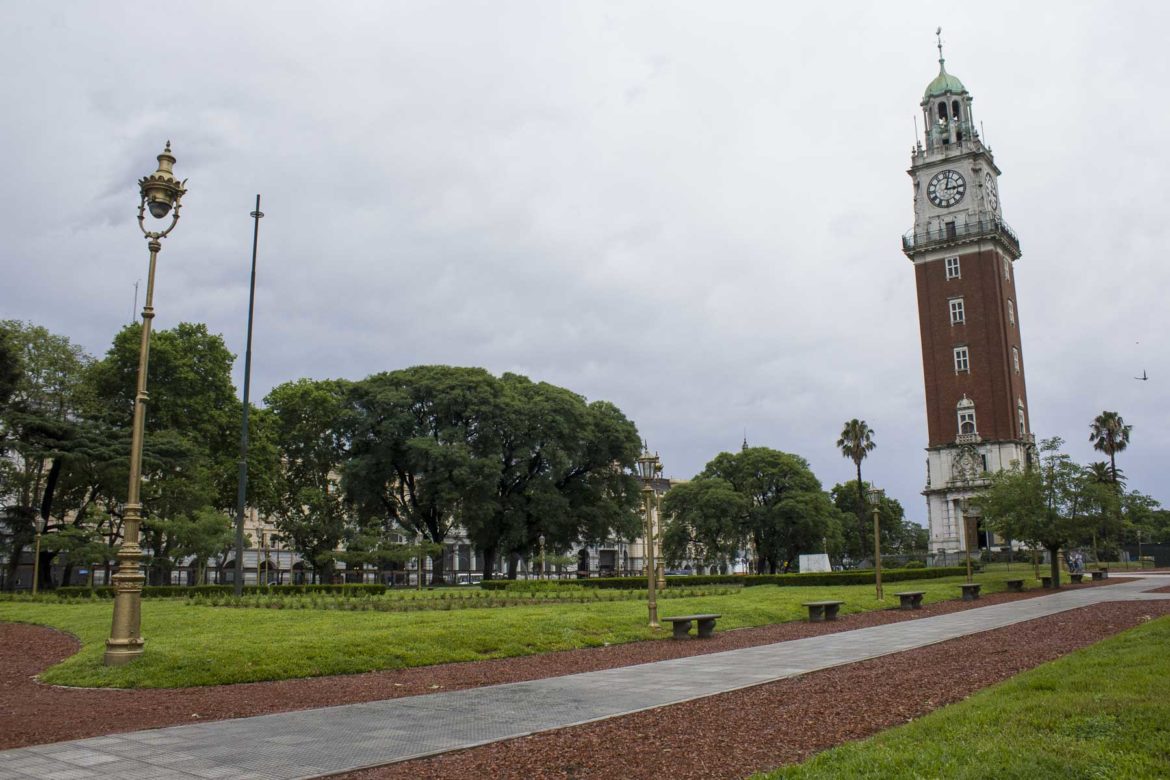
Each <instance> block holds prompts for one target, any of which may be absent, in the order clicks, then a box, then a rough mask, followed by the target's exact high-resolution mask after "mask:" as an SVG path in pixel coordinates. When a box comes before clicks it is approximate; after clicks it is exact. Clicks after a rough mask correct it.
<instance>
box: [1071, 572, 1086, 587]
mask: <svg viewBox="0 0 1170 780" xmlns="http://www.w3.org/2000/svg"><path fill="white" fill-rule="evenodd" d="M1068 578H1069V580H1070V581H1071V582H1072V583H1073V584H1074V585H1080V584H1081V580H1083V579H1084V578H1085V575H1083V574H1070V575H1068Z"/></svg>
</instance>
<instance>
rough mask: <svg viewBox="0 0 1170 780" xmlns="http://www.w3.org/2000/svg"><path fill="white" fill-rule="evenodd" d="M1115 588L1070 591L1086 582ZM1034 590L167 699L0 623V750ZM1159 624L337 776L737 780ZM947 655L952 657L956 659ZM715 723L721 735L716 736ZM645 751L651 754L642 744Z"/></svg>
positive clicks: (782, 686) (947, 607)
mask: <svg viewBox="0 0 1170 780" xmlns="http://www.w3.org/2000/svg"><path fill="white" fill-rule="evenodd" d="M1119 581H1121V580H1119V579H1114V580H1111V581H1106V582H1099V583H1093V584H1085V585H1080V586H1070V587H1101V586H1106V585H1108V584H1111V583H1116V582H1119ZM1045 593H1046V591H1040V590H1033V591H1029V592H1028V593H1024V594H1008V593H997V594H993V595H990V596H985V597H984V598H983V599H981V600H980V601H978V602H972V603H966V602H961V601H949V602H943V603H938V604H930V605H927V606H926V607H925V608H923V609H922V610H920V611H916V612H901V611H898V610H884V611H880V612H868V613H863V614H858V615H849V616H846V617H843V618H842V619H841V620H839V621H837V622H836V623H817V624H809V623H783V624H777V625H773V626H764V627H761V628H752V629H742V630H738V631H727V632H721V633H717V634H716V636H715V637H714V638H712V639H709V640H705V641H702V642H699V641H690V642H673V641H659V642H639V643H633V644H626V645H614V646H611V647H603V648H591V649H585V650H573V651H568V652H563V653H549V654H544V655H538V656H529V657H525V658H509V659H500V660H493V661H477V662H471V663H459V664H446V665H443V666H433V667H423V668H417V669H404V670H398V671H387V672H374V673H368V674H356V675H347V676H341V677H325V678H311V679H300V680H283V681H278V682H264V683H246V684H240V685H223V686H215V687H207V688H183V689H169V690H115V689H79V688H61V687H54V686H46V685H41V684H39V683H37V682H36V680H35V679H34V675H36V674H37V673H38V672H40V671H41V670H42V669H44V668H46V667H48V666H51V665H52V664H54V663H57V662H58V661H60V660H61V659H63V658H66V657H68V656H69V655H71V654H72V653H74V652H76V650H77V648H78V643H77V640H76V639H74V638H73V637H72V636H69V635H67V634H63V633H60V632H57V631H53V630H51V629H47V628H44V627H39V626H30V625H22V624H11V623H7V624H0V749H6V748H13V747H20V746H24V745H32V744H40V743H46V742H55V741H61V740H66V739H80V738H84V737H89V736H97V735H101V734H110V733H117V732H123V731H132V730H137V729H143V728H156V727H161V726H169V725H175V724H181V723H191V722H196V721H198V720H216V719H222V718H233V717H244V716H249V715H259V714H264V713H269V712H283V711H289V710H302V709H309V708H313V707H324V706H330V705H335V704H352V703H357V702H362V701H374V700H379V699H389V698H396V697H399V696H409V695H415V694H418V693H425V692H428V691H432V690H437V689H443V690H459V689H464V688H473V687H479V686H482V685H494V684H498V683H504V682H517V681H520V680H528V679H536V678H541V677H552V676H557V675H563V674H573V673H576V672H582V671H591V670H596V669H605V668H610V667H614V666H623V665H627V664H635V663H644V662H647V661H655V660H663V659H667V658H676V657H680V656H687V655H697V654H701V653H709V652H719V651H722V650H730V649H734V648H739V647H749V646H754V645H759V644H766V643H770V642H777V641H784V640H788V639H797V638H801V637H806V636H815V635H819V634H826V633H833V632H837V631H846V630H852V629H856V628H863V627H866V626H871V625H880V624H885V623H893V622H898V621H901V620H911V619H916V618H920V617H927V616H930V615H938V614H944V613H949V612H956V611H961V610H964V609H970V608H973V607H976V606H986V605H989V604H994V603H999V602H1003V601H1014V600H1018V599H1022V598H1032V597H1035V596H1040V595H1044V594H1045ZM1162 614H1170V602H1127V603H1119V604H1110V605H1103V606H1099V607H1091V608H1087V609H1082V610H1077V611H1075V612H1069V613H1064V614H1062V615H1057V616H1053V617H1049V618H1044V619H1042V620H1036V621H1032V622H1030V623H1025V624H1021V625H1019V626H1013V627H1011V628H1006V629H1000V630H999V631H993V632H986V633H983V634H980V635H978V636H977V637H973V638H967V639H959V640H953V641H951V642H947V643H944V644H942V645H936V646H933V647H928V648H923V649H921V650H914V651H910V652H907V653H901V654H898V655H895V656H888V657H886V658H882V659H875V660H872V661H866V662H863V663H859V664H851V665H849V666H845V667H840V668H837V669H832V670H827V671H824V672H817V673H815V674H811V675H807V676H805V677H802V678H798V679H795V680H787V681H781V682H778V683H772V684H769V685H765V686H759V687H756V688H751V689H747V690H744V691H737V692H734V693H729V694H724V695H721V696H716V697H711V698H708V699H704V700H701V701H699V702H692V703H688V704H681V705H674V706H671V707H665V708H660V709H656V710H651V711H648V712H644V713H638V714H635V715H629V716H625V717H622V718H616V719H612V720H608V721H602V722H600V723H596V724H591V725H587V726H580V727H574V728H569V729H563V730H561V731H556V732H550V733H547V734H542V735H537V736H534V737H528V738H524V739H518V740H511V741H508V742H503V743H497V744H495V745H490V746H485V747H482V748H475V749H472V750H467V751H460V752H457V753H451V754H447V755H444V756H439V757H436V758H432V759H420V760H416V761H410V762H405V763H402V764H396V765H391V766H388V767H381V768H378V769H372V770H365V771H363V772H357V773H352V774H351V775H347V777H352V778H355V779H356V778H375V777H376V778H382V777H398V776H400V775H401V776H407V775H409V776H410V777H412V778H425V777H435V778H442V777H450V776H453V775H455V774H463V773H464V772H467V771H474V772H478V773H479V774H480V775H481V776H488V777H493V778H495V777H517V778H519V777H525V778H532V777H542V778H543V777H549V778H553V777H558V778H559V777H573V778H577V777H610V776H614V775H617V774H619V773H620V774H621V775H624V776H628V777H629V776H637V777H652V776H663V777H665V776H670V777H704V778H706V777H742V776H744V775H747V774H750V773H752V772H753V771H756V770H759V769H764V768H768V767H773V766H777V765H779V764H781V763H788V762H792V761H796V760H800V759H801V758H803V757H806V756H807V755H809V754H811V753H813V752H816V751H819V750H823V749H824V748H826V747H829V746H831V745H834V744H838V743H840V742H842V741H846V740H850V739H856V738H859V737H862V736H866V735H868V734H872V733H874V732H875V731H879V730H881V729H884V728H887V727H889V726H891V725H895V724H897V723H901V722H904V721H905V720H909V719H912V718H914V717H917V716H919V715H922V714H924V713H926V712H929V711H930V710H932V709H934V708H935V707H938V706H941V705H943V704H947V703H950V702H952V701H956V700H958V699H961V698H963V697H964V696H965V695H967V694H969V693H970V692H972V691H974V690H977V689H979V688H982V687H984V686H986V685H989V684H992V683H994V682H997V681H999V680H1002V679H1004V678H1006V677H1010V676H1011V675H1013V674H1016V673H1018V672H1019V671H1021V670H1023V669H1027V668H1031V667H1032V666H1035V665H1037V664H1040V663H1043V662H1045V661H1048V660H1051V659H1052V658H1055V657H1058V656H1060V655H1063V654H1065V653H1067V652H1069V651H1070V650H1073V649H1075V648H1077V647H1082V646H1084V645H1086V644H1090V643H1092V642H1095V641H1098V640H1100V639H1102V638H1104V637H1106V636H1109V635H1111V634H1113V633H1116V632H1117V631H1121V630H1123V629H1125V628H1129V627H1131V626H1133V625H1137V624H1138V623H1140V622H1142V621H1143V620H1144V619H1148V617H1149V616H1158V615H1162ZM959 657H965V658H966V659H967V661H966V662H965V663H963V664H961V665H956V663H955V659H956V658H959ZM826 676H827V677H828V678H829V679H826ZM729 723H731V724H734V726H735V727H734V728H732V729H729V728H727V725H728V724H729ZM828 725H831V728H826V726H828ZM651 743H652V744H653V746H654V747H653V748H652V749H650V748H648V747H647V746H648V745H649V744H651ZM615 748H616V749H615ZM683 756H685V759H684V758H682V757H683ZM727 756H734V757H735V758H734V760H729V759H728V758H727ZM672 757H673V759H674V760H672Z"/></svg>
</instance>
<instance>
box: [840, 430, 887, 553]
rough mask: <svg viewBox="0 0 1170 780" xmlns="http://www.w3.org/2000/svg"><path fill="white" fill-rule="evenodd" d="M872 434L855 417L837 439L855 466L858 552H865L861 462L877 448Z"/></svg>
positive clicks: (842, 452)
mask: <svg viewBox="0 0 1170 780" xmlns="http://www.w3.org/2000/svg"><path fill="white" fill-rule="evenodd" d="M873 433H874V432H873V429H872V428H870V427H869V426H868V425H866V423H865V420H858V419H857V418H856V417H855V418H853V419H852V420H850V421H849V422H847V423H845V427H844V428H843V429H842V430H841V438H839V439H837V446H838V447H840V448H841V455H842V456H844V457H846V458H849V459H850V460H852V461H853V464H854V465H855V466H857V499H858V500H857V512H858V522H859V526H858V527H859V529H860V535H859V539H860V542H861V546H860V547H859V548H858V550H859V551H864V550H865V487H864V486H863V485H862V482H861V461H863V460H865V456H866V455H868V454H869V453H870V452H872V451H873V449H874V448H875V447H877V445H876V444H874V441H873Z"/></svg>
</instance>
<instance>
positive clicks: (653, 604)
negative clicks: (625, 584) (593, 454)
mask: <svg viewBox="0 0 1170 780" xmlns="http://www.w3.org/2000/svg"><path fill="white" fill-rule="evenodd" d="M642 499H643V501H644V502H645V505H646V594H647V608H648V610H649V612H650V628H658V594H657V593H656V592H655V591H656V590H657V587H658V571H657V569H656V567H655V565H654V523H653V520H652V519H651V517H650V512H651V507H652V502H653V500H654V488H653V487H651V486H650V484H649V482H647V483H646V486H645V487H643V488H642Z"/></svg>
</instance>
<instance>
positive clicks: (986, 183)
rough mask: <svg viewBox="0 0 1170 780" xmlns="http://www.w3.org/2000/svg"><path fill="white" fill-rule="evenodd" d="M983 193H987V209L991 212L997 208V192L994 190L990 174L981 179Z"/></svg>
mask: <svg viewBox="0 0 1170 780" xmlns="http://www.w3.org/2000/svg"><path fill="white" fill-rule="evenodd" d="M983 191H984V192H985V193H987V207H988V208H989V209H991V210H992V211H995V210H996V209H997V208H999V192H998V191H997V190H996V188H995V177H994V176H992V175H991V174H990V173H989V174H987V175H985V176H984V177H983Z"/></svg>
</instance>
